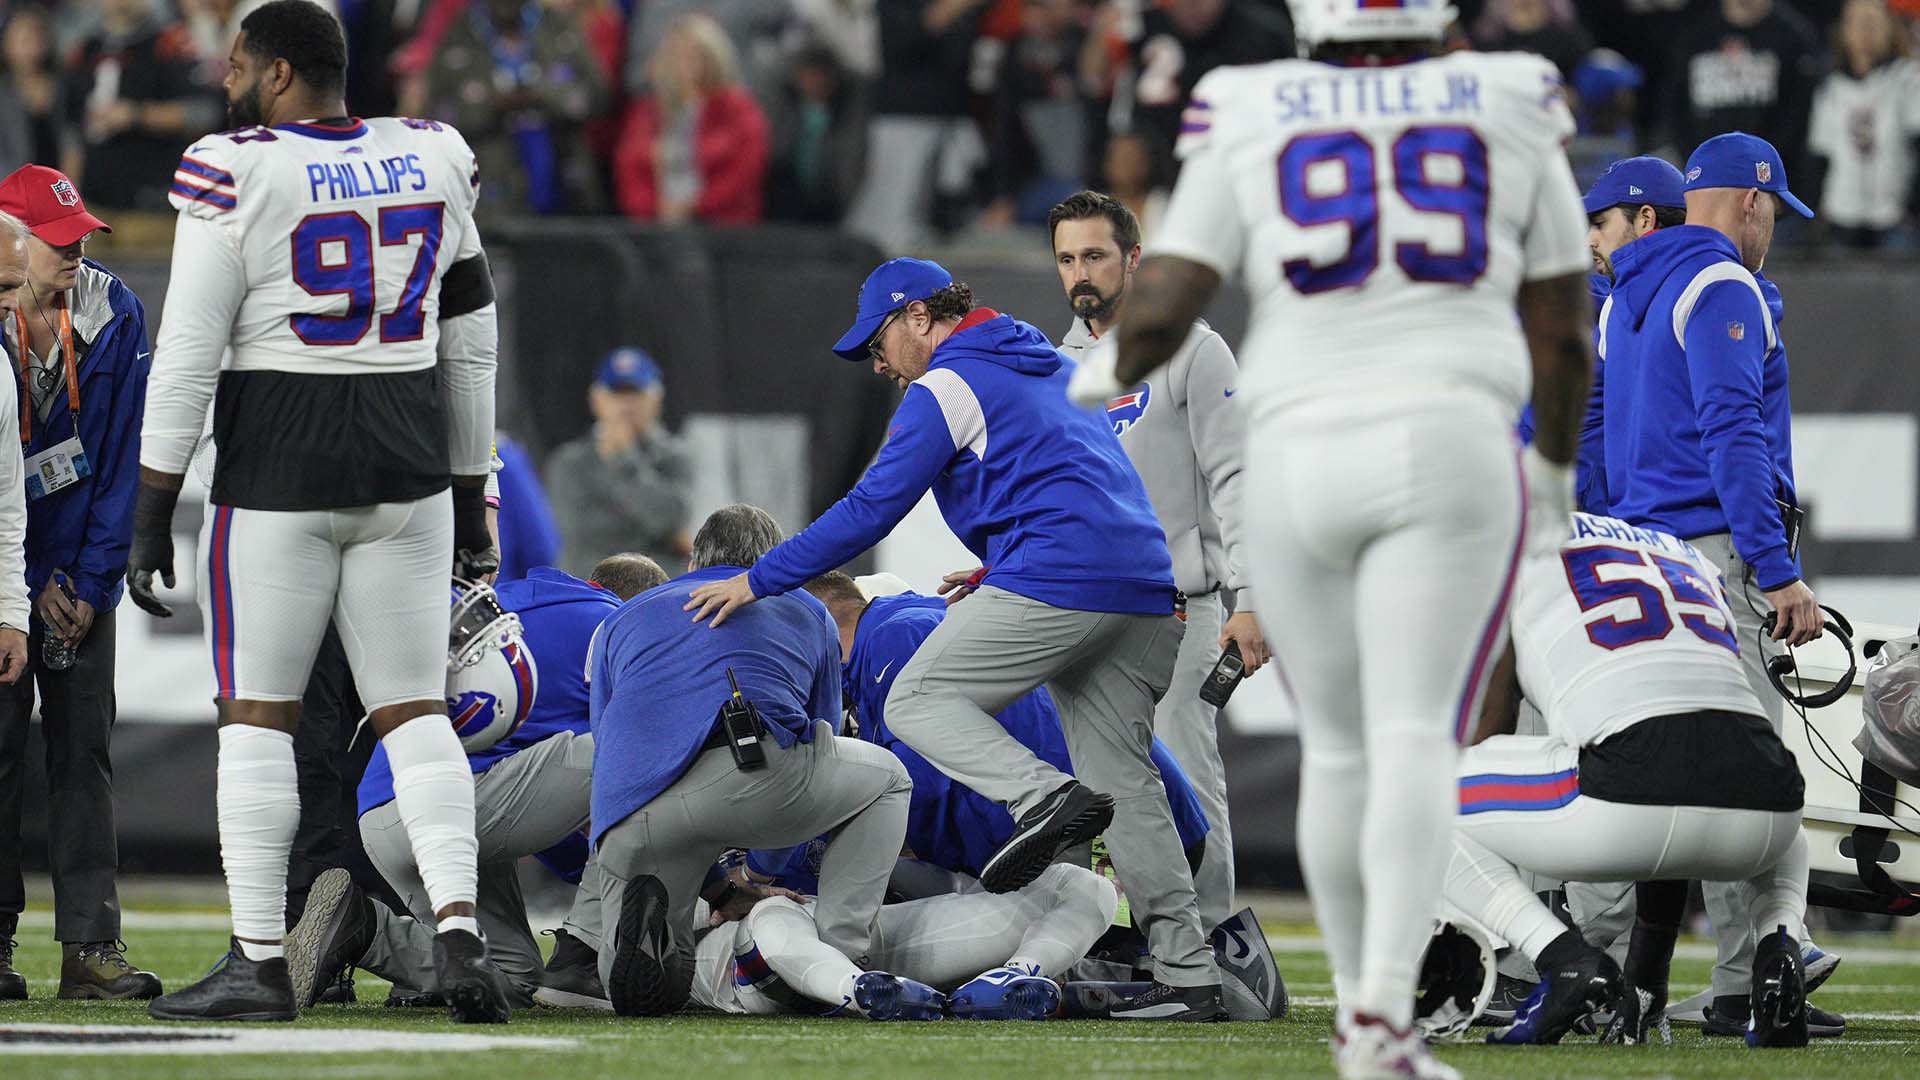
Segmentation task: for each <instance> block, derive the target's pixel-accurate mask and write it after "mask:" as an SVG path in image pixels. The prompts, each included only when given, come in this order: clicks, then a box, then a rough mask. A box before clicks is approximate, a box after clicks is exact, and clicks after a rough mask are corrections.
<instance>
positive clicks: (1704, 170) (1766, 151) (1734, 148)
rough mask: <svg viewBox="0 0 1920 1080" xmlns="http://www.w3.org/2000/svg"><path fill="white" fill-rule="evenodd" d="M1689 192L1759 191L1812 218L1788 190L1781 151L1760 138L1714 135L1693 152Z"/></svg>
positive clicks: (1735, 133)
mask: <svg viewBox="0 0 1920 1080" xmlns="http://www.w3.org/2000/svg"><path fill="white" fill-rule="evenodd" d="M1686 184H1687V186H1686V190H1688V191H1701V190H1704V189H1706V188H1758V189H1760V190H1761V191H1771V192H1773V193H1774V194H1775V195H1778V196H1780V201H1781V202H1784V203H1786V204H1787V205H1788V206H1791V207H1793V212H1794V213H1796V214H1799V215H1800V216H1801V217H1808V218H1810V217H1812V216H1813V211H1812V210H1811V209H1809V208H1808V206H1807V204H1806V203H1803V202H1801V201H1800V200H1799V199H1798V198H1796V197H1794V194H1793V192H1791V191H1788V190H1787V167H1786V166H1785V165H1782V164H1781V163H1780V151H1778V150H1775V149H1774V148H1773V144H1772V143H1770V142H1768V141H1767V140H1765V139H1763V138H1761V137H1760V136H1758V135H1749V134H1747V133H1746V132H1744V131H1729V132H1727V133H1726V134H1725V135H1715V136H1714V137H1713V138H1711V139H1708V140H1707V141H1706V142H1703V143H1701V144H1700V145H1699V146H1698V147H1695V148H1694V151H1693V156H1692V157H1689V158H1688V159H1687V171H1686Z"/></svg>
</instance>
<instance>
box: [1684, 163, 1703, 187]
mask: <svg viewBox="0 0 1920 1080" xmlns="http://www.w3.org/2000/svg"><path fill="white" fill-rule="evenodd" d="M1698 179H1700V166H1698V165H1695V166H1694V167H1693V168H1691V169H1688V170H1687V183H1689V184H1691V183H1693V182H1694V181H1695V180H1698Z"/></svg>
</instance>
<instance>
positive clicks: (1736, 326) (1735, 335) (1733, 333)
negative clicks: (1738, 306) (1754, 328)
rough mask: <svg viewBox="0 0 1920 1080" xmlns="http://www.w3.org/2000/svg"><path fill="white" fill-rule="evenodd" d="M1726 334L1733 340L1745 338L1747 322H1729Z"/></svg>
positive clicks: (1743, 339)
mask: <svg viewBox="0 0 1920 1080" xmlns="http://www.w3.org/2000/svg"><path fill="white" fill-rule="evenodd" d="M1727 336H1728V337H1730V338H1732V339H1733V340H1735V341H1745V340H1747V324H1746V323H1737V322H1730V323H1728V324H1727Z"/></svg>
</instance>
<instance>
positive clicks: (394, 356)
mask: <svg viewBox="0 0 1920 1080" xmlns="http://www.w3.org/2000/svg"><path fill="white" fill-rule="evenodd" d="M478 182H479V180H478V176H477V175H476V173H475V169H474V159H473V151H472V150H470V149H469V148H468V147H467V142H466V140H465V139H463V138H462V137H461V136H460V133H459V132H458V131H456V130H454V129H453V128H452V127H450V126H448V125H446V124H442V123H440V122H438V121H435V120H408V119H399V118H395V117H381V118H378V119H372V120H364V121H359V122H357V123H356V124H354V125H353V126H351V127H347V128H333V127H322V126H318V125H313V124H281V125H278V126H275V127H271V128H265V127H253V128H242V129H240V130H238V131H228V132H222V133H220V134H218V135H209V136H207V137H206V138H204V139H201V140H200V141H199V142H196V143H195V144H194V145H193V146H192V147H191V148H189V149H188V150H187V152H186V154H185V155H184V156H183V157H182V158H181V159H180V165H179V167H178V169H177V170H176V171H175V172H174V174H173V188H172V191H171V193H170V194H169V196H168V198H169V199H170V200H171V201H172V203H173V205H174V207H175V208H177V209H178V210H179V211H180V214H181V218H182V224H183V225H184V224H185V223H186V219H187V218H196V219H200V220H203V221H208V222H214V223H217V224H218V225H219V226H221V228H220V229H219V230H218V231H217V233H216V234H215V236H216V237H217V239H218V241H219V242H220V243H223V244H224V245H226V246H227V247H228V248H229V249H230V250H228V251H221V250H219V249H218V248H217V247H216V248H215V249H214V250H211V251H209V250H207V246H206V245H204V244H201V245H195V246H192V247H188V248H185V249H184V250H183V248H182V247H181V246H180V245H176V256H175V265H174V268H173V276H174V279H175V281H176V282H178V281H180V280H181V279H182V276H183V275H193V274H195V273H196V270H200V271H201V272H205V273H218V274H231V273H234V272H235V271H236V267H237V272H238V273H239V274H240V275H241V276H242V277H244V279H245V280H244V289H245V293H244V296H243V297H242V298H241V300H240V302H239V306H238V309H237V310H236V312H235V314H234V317H233V322H232V326H231V327H230V328H229V329H228V335H227V340H225V341H222V342H219V343H218V345H230V346H231V347H232V349H233V357H232V361H231V367H232V369H233V370H237V371H249V370H272V371H289V372H300V373H335V374H356V373H362V372H401V371H417V370H420V369H422V368H428V367H432V366H433V364H434V359H435V353H434V350H435V347H436V345H437V343H438V339H439V333H440V329H439V311H440V278H441V276H442V275H443V274H445V273H446V271H447V268H448V267H450V266H452V265H453V264H455V263H456V262H459V261H460V260H462V259H466V258H469V257H472V256H474V255H478V254H479V253H480V250H481V249H480V237H479V233H478V232H477V231H476V230H475V229H474V225H473V205H474V200H475V196H476V194H477V190H478V189H477V185H478ZM231 249H237V252H235V251H233V250H231ZM236 253H237V256H238V259H237V261H235V260H234V259H233V257H232V256H233V254H236ZM196 254H197V255H199V256H201V257H202V261H204V262H207V263H209V264H211V265H208V266H206V267H204V268H197V267H196V266H194V265H191V264H190V263H189V264H188V265H182V263H183V262H188V261H189V260H190V259H191V258H193V257H194V256H195V255H196ZM167 315H168V322H169V323H172V324H174V325H163V326H162V330H161V336H160V340H159V342H158V344H159V346H160V348H159V350H158V352H159V354H160V355H162V356H164V355H166V353H167V352H168V351H169V348H170V347H171V348H175V349H178V348H183V347H185V348H195V349H199V348H205V347H207V346H208V345H209V344H213V343H209V342H189V341H184V340H179V339H178V338H177V337H174V336H173V335H170V334H169V333H168V331H169V330H172V331H175V333H176V334H179V333H182V332H186V331H189V330H190V329H191V328H192V327H191V324H190V323H189V322H188V321H187V320H177V319H175V317H174V310H173V305H171V304H169V305H168V309H167ZM170 337H172V338H173V340H170ZM218 345H216V346H215V347H218Z"/></svg>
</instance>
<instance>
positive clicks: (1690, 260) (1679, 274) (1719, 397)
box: [1602, 225, 1800, 590]
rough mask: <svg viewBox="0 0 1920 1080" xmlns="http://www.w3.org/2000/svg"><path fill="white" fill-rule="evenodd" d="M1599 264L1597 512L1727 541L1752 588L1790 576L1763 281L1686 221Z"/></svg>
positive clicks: (1773, 347)
mask: <svg viewBox="0 0 1920 1080" xmlns="http://www.w3.org/2000/svg"><path fill="white" fill-rule="evenodd" d="M1613 268H1614V290H1613V303H1612V305H1611V307H1610V308H1609V311H1608V318H1607V324H1606V326H1605V327H1604V328H1603V333H1604V335H1605V339H1606V359H1605V361H1604V362H1605V365H1606V369H1607V379H1606V386H1605V404H1604V410H1605V415H1604V417H1603V420H1602V424H1603V427H1604V430H1605V439H1606V446H1605V454H1606V459H1605V461H1606V485H1607V492H1608V497H1609V499H1610V504H1611V505H1610V510H1611V512H1612V513H1611V516H1613V517H1617V518H1620V519H1621V520H1623V521H1627V522H1629V523H1631V524H1634V525H1643V526H1647V527H1650V528H1655V529H1659V530H1660V531H1662V532H1667V533H1672V534H1673V535H1675V536H1678V537H1680V538H1681V539H1683V540H1692V539H1694V538H1696V537H1701V536H1707V535H1709V534H1712V533H1722V532H1728V533H1731V534H1732V536H1733V548H1734V550H1735V551H1736V552H1738V553H1739V555H1740V557H1741V559H1743V560H1745V561H1746V563H1747V564H1748V565H1750V566H1752V567H1753V568H1754V575H1755V579H1756V581H1757V583H1758V584H1759V586H1760V588H1762V589H1764V590H1771V589H1777V588H1780V587H1782V586H1784V585H1788V584H1791V583H1792V582H1794V581H1796V580H1798V579H1799V577H1800V564H1799V561H1798V560H1797V559H1796V558H1795V557H1794V556H1793V555H1792V554H1790V553H1789V552H1788V550H1787V533H1786V526H1785V525H1784V524H1783V523H1782V521H1781V514H1780V508H1779V506H1777V505H1776V504H1775V500H1776V499H1777V500H1780V501H1782V502H1785V503H1788V504H1797V500H1796V497H1795V495H1794V486H1793V444H1792V416H1791V405H1790V404H1789V401H1788V387H1787V356H1786V350H1785V349H1783V348H1780V347H1779V346H1778V341H1779V337H1778V329H1777V326H1776V323H1775V319H1774V314H1773V311H1771V310H1770V309H1769V304H1768V302H1767V300H1766V299H1765V297H1764V292H1763V286H1761V285H1760V283H1759V281H1757V280H1756V279H1755V278H1754V276H1753V275H1752V274H1750V273H1748V272H1747V270H1746V269H1745V268H1744V267H1742V266H1741V265H1740V256H1739V252H1738V250H1737V249H1735V248H1734V246H1733V242H1732V241H1731V240H1729V239H1727V238H1726V236H1724V235H1722V234H1721V233H1719V232H1717V231H1715V230H1713V229H1708V228H1705V227H1703V226H1699V225H1679V226H1675V227H1673V228H1670V229H1661V230H1660V231H1659V232H1656V233H1654V234H1653V235H1651V236H1647V237H1643V238H1641V239H1639V240H1636V241H1634V242H1633V243H1631V244H1628V245H1627V246H1625V247H1623V248H1621V249H1620V250H1619V251H1618V252H1615V253H1614V258H1613ZM1777 296H1778V293H1777V292H1776V293H1775V298H1776V300H1777Z"/></svg>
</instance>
